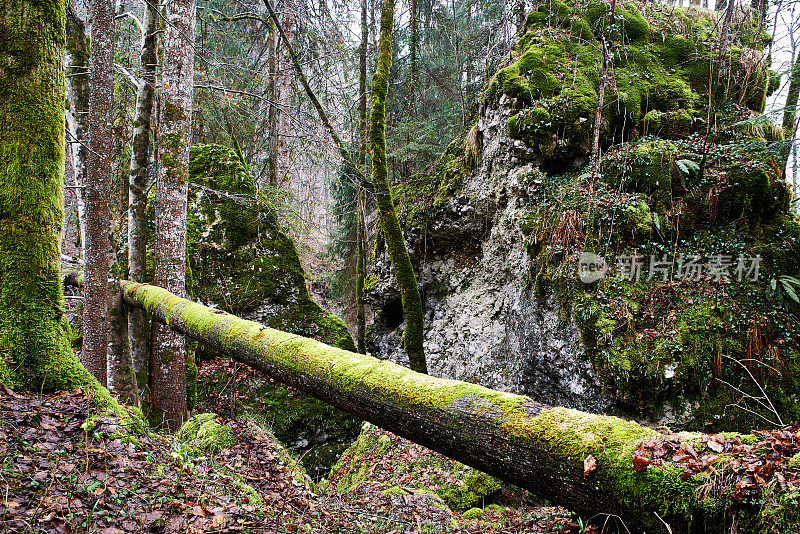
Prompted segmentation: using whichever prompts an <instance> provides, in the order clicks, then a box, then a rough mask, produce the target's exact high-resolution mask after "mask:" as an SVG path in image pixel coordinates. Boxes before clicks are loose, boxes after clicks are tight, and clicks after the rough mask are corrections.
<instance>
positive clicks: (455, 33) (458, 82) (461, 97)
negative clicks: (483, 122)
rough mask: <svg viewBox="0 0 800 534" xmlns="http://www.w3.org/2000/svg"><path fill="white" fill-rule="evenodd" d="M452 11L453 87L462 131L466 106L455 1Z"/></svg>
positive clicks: (465, 120) (453, 0) (465, 118)
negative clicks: (458, 104)
mask: <svg viewBox="0 0 800 534" xmlns="http://www.w3.org/2000/svg"><path fill="white" fill-rule="evenodd" d="M451 6H452V10H453V44H454V45H455V47H454V48H455V52H456V57H455V60H456V61H455V63H456V79H455V82H456V83H455V85H456V87H457V88H458V100H459V103H460V104H461V130H462V131H464V130H466V128H467V105H466V103H465V102H464V90H463V88H462V87H461V85H462V84H461V77H462V76H463V75H464V69H462V68H461V46H460V44H459V39H458V16H457V13H456V0H452V2H451Z"/></svg>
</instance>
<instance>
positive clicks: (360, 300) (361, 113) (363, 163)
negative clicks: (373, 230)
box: [356, 0, 416, 354]
mask: <svg viewBox="0 0 800 534" xmlns="http://www.w3.org/2000/svg"><path fill="white" fill-rule="evenodd" d="M414 1H415V2H416V0H414ZM368 45H369V25H368V22H367V0H361V48H360V49H359V51H358V147H359V150H358V166H359V168H360V169H361V171H362V172H363V173H364V174H366V173H367V46H368ZM356 191H357V198H356V345H357V346H358V352H359V353H361V354H366V352H367V349H366V346H365V333H366V321H367V315H366V313H365V310H364V279H365V278H366V261H365V260H366V258H365V254H364V239H365V238H364V235H365V233H366V232H365V230H366V229H365V223H364V210H365V209H366V206H365V203H366V195H365V193H364V187H363V185H362V184H361V183H360V182H359V184H358V185H357V186H356Z"/></svg>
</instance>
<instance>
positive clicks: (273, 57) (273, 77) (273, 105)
mask: <svg viewBox="0 0 800 534" xmlns="http://www.w3.org/2000/svg"><path fill="white" fill-rule="evenodd" d="M276 34H277V31H276V30H275V23H274V22H272V23H270V25H269V37H268V38H267V47H268V48H269V50H268V52H267V53H268V54H269V57H268V58H267V68H268V69H269V81H268V82H267V97H268V98H269V112H268V114H267V124H268V127H269V172H268V174H269V185H270V186H271V187H272V188H273V189H277V188H278V111H279V110H278V105H277V102H278V91H277V87H278V84H277V77H278V60H277V56H278V48H277V44H278V39H277V35H276Z"/></svg>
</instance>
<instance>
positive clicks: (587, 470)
mask: <svg viewBox="0 0 800 534" xmlns="http://www.w3.org/2000/svg"><path fill="white" fill-rule="evenodd" d="M596 469H597V460H595V457H594V456H592V455H591V454H590V455H589V456H587V457H586V458H584V460H583V476H585V477H588V476H589V475H591V474H592V473H594V472H595V470H596Z"/></svg>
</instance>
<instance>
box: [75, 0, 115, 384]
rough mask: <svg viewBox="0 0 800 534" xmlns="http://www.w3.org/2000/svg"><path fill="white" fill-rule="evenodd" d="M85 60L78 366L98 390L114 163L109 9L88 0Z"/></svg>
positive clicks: (104, 349)
mask: <svg viewBox="0 0 800 534" xmlns="http://www.w3.org/2000/svg"><path fill="white" fill-rule="evenodd" d="M89 11H90V16H91V18H92V32H91V33H92V34H91V56H90V59H89V165H88V172H87V180H86V188H85V189H84V191H85V199H84V201H85V204H86V243H85V244H84V257H85V258H86V265H85V267H84V281H83V291H84V300H83V320H82V324H83V345H82V349H81V361H82V362H83V365H84V366H85V367H86V369H87V370H88V371H89V372H90V373H92V374H93V375H94V376H95V377H96V378H97V380H98V382H100V383H101V384H102V385H104V386H105V385H106V383H107V379H106V378H107V367H108V306H109V292H108V275H109V254H110V253H111V242H110V239H109V237H110V236H109V228H110V226H111V165H112V162H113V159H114V142H113V141H114V139H113V132H112V129H111V126H112V123H113V120H114V118H113V109H114V105H113V96H114V73H113V67H114V6H113V5H112V2H111V0H92V1H91V3H90V7H89Z"/></svg>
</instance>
